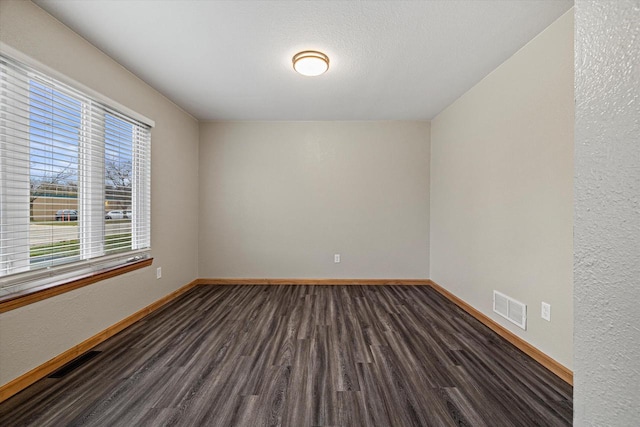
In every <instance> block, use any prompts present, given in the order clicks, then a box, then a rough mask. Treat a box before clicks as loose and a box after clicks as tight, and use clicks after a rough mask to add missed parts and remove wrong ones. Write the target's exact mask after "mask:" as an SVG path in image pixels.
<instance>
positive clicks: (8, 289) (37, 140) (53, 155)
mask: <svg viewBox="0 0 640 427" xmlns="http://www.w3.org/2000/svg"><path fill="white" fill-rule="evenodd" d="M52 74H55V72H51V71H49V72H47V74H45V73H42V72H40V71H38V70H36V69H35V68H32V67H30V66H28V65H26V64H24V63H22V62H19V61H16V60H14V59H12V58H9V57H7V56H4V55H0V297H2V296H3V295H7V294H12V293H14V292H19V291H23V290H25V289H29V288H32V287H38V286H42V285H46V284H47V283H51V282H55V281H58V280H64V279H71V278H74V277H77V276H80V275H83V274H87V273H90V272H94V271H97V270H102V269H105V268H109V267H113V266H117V265H119V264H125V263H128V262H131V261H132V260H138V259H141V258H145V257H148V255H149V250H150V233H151V229H150V152H151V151H150V150H151V126H152V124H153V122H151V121H150V120H148V119H145V118H143V117H142V116H139V115H137V114H136V113H133V112H131V111H129V110H127V109H126V108H123V107H121V106H119V105H117V104H116V103H114V102H112V101H109V100H108V99H106V98H104V97H102V96H101V95H98V94H95V93H93V92H92V91H90V90H88V89H86V88H83V89H81V90H78V89H77V88H78V87H81V86H80V85H77V84H75V85H74V84H73V83H72V84H71V85H69V84H66V83H63V82H62V81H61V79H60V78H58V79H56V78H54V77H52V76H51V75H52Z"/></svg>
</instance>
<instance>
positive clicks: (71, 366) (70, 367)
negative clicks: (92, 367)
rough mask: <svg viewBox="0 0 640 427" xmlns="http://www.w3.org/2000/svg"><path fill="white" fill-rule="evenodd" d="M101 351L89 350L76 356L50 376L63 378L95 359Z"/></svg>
mask: <svg viewBox="0 0 640 427" xmlns="http://www.w3.org/2000/svg"><path fill="white" fill-rule="evenodd" d="M100 353H101V352H100V351H96V350H91V351H87V352H86V353H85V354H83V355H81V356H78V357H76V358H75V359H73V360H72V361H71V362H69V363H67V364H66V365H64V366H63V367H61V368H60V369H58V370H57V371H55V372H54V373H53V374H51V375H49V377H48V378H62V377H64V376H65V375H67V374H68V373H70V372H72V371H74V370H75V369H77V368H79V367H80V366H82V365H84V364H85V363H87V362H88V361H89V360H91V359H93V358H94V357H96V356H97V355H99V354H100Z"/></svg>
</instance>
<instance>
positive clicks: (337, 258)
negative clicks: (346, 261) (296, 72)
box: [333, 254, 340, 264]
mask: <svg viewBox="0 0 640 427" xmlns="http://www.w3.org/2000/svg"><path fill="white" fill-rule="evenodd" d="M333 262H335V263H336V264H338V263H340V254H334V255H333Z"/></svg>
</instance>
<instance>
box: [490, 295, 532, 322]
mask: <svg viewBox="0 0 640 427" xmlns="http://www.w3.org/2000/svg"><path fill="white" fill-rule="evenodd" d="M493 311H495V312H496V313H498V314H499V315H500V316H502V317H504V318H505V319H507V320H508V321H510V322H512V323H515V324H516V325H518V326H519V327H521V328H522V329H525V330H526V329H527V306H526V305H525V304H523V303H521V302H520V301H517V300H515V299H513V298H511V297H508V296H506V295H505V294H503V293H500V292H498V291H493Z"/></svg>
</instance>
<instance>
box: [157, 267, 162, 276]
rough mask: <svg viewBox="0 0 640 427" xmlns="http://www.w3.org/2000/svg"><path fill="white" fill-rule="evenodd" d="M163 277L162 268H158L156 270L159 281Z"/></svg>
mask: <svg viewBox="0 0 640 427" xmlns="http://www.w3.org/2000/svg"><path fill="white" fill-rule="evenodd" d="M161 277H162V267H158V268H156V279H159V278H161Z"/></svg>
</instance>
